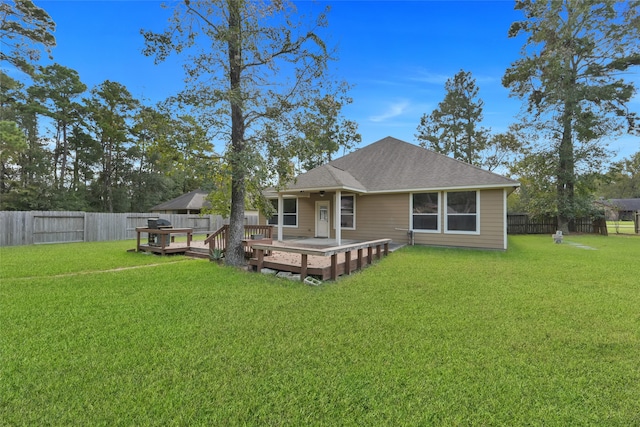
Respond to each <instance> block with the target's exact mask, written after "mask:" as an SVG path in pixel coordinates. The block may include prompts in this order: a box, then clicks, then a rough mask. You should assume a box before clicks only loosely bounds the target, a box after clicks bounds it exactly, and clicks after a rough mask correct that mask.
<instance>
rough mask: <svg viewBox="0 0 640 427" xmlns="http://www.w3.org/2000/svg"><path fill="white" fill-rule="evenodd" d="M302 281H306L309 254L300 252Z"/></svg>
mask: <svg viewBox="0 0 640 427" xmlns="http://www.w3.org/2000/svg"><path fill="white" fill-rule="evenodd" d="M300 256H301V259H300V263H301V265H300V281H301V282H304V279H305V278H306V277H307V254H300Z"/></svg>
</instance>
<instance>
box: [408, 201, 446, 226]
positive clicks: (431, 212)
mask: <svg viewBox="0 0 640 427" xmlns="http://www.w3.org/2000/svg"><path fill="white" fill-rule="evenodd" d="M439 217H440V196H439V193H437V192H435V193H413V194H412V195H411V229H412V230H428V231H438V230H439V229H440V224H439V222H440V221H439V220H438V219H439Z"/></svg>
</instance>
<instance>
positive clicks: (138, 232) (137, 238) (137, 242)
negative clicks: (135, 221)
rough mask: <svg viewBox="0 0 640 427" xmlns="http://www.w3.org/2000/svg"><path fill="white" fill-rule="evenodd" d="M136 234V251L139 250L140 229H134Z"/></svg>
mask: <svg viewBox="0 0 640 427" xmlns="http://www.w3.org/2000/svg"><path fill="white" fill-rule="evenodd" d="M136 234H137V235H138V237H136V252H140V230H136Z"/></svg>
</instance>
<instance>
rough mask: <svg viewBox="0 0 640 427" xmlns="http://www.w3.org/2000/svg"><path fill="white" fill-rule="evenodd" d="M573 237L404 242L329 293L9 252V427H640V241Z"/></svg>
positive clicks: (200, 270) (4, 397) (225, 274)
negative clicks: (503, 245)
mask: <svg viewBox="0 0 640 427" xmlns="http://www.w3.org/2000/svg"><path fill="white" fill-rule="evenodd" d="M565 242H566V243H564V244H561V245H555V244H553V243H552V242H551V238H550V237H549V236H514V237H511V238H510V239H509V244H510V249H509V251H508V252H483V251H472V250H455V249H441V248H425V247H411V248H405V249H402V250H400V251H398V252H396V253H393V254H391V255H390V256H389V257H388V258H385V259H384V260H382V261H381V262H379V263H377V264H375V265H374V266H372V267H370V268H367V269H366V270H364V271H363V272H360V273H357V274H355V275H353V276H351V277H348V278H344V279H341V280H339V281H337V282H335V283H328V284H324V285H322V286H320V287H309V286H306V285H304V284H301V283H294V282H288V281H282V280H280V279H276V278H273V277H266V276H263V275H258V274H252V273H247V272H242V271H238V270H235V269H231V268H227V267H220V266H218V265H216V264H213V263H209V262H207V261H205V260H184V261H181V262H175V261H180V260H181V259H183V258H182V257H166V258H159V257H149V256H144V255H141V254H135V253H126V252H124V249H125V248H127V247H129V246H131V245H130V243H129V244H127V242H119V243H107V244H102V246H99V247H102V248H103V250H99V249H95V250H94V249H92V248H94V246H93V245H85V244H77V245H59V246H47V247H44V249H40V247H37V248H31V247H28V248H3V249H0V262H1V263H2V264H1V265H2V280H1V282H0V283H1V285H0V304H1V306H0V359H1V360H2V363H1V364H0V420H2V421H1V422H0V424H7V425H296V426H297V425H354V426H362V425H392V426H400V425H463V426H468V425H483V426H484V425H510V426H511V425H545V426H550V425H557V426H566V425H598V426H600V425H607V426H609V425H613V426H615V425H619V426H629V425H640V399H639V398H638V396H640V276H639V274H638V271H639V270H638V269H639V266H640V240H638V239H637V238H634V237H620V236H609V237H602V236H566V237H565ZM86 248H90V249H86ZM34 250H37V251H43V252H38V253H39V254H40V259H39V260H38V259H33V258H31V257H28V256H26V254H32V253H33V251H34ZM20 253H24V254H25V256H21V255H19V254H20ZM88 253H91V254H92V256H94V257H96V258H97V259H96V260H94V263H95V264H94V265H95V266H101V268H104V269H105V270H106V269H108V270H112V269H113V267H114V265H113V264H112V262H110V261H109V260H110V259H112V258H113V259H119V260H120V261H119V263H120V264H122V265H123V266H143V265H145V264H150V263H153V264H156V263H161V262H163V264H161V265H156V266H154V267H145V268H135V269H127V270H120V271H108V272H97V270H96V268H97V267H96V268H93V267H92V266H91V265H90V264H87V261H86V260H85V256H86V255H85V254H88ZM7 259H11V260H12V261H11V264H10V265H11V267H10V268H7V269H5V260H7ZM58 260H59V261H58ZM165 260H167V261H165ZM172 261H173V262H172ZM20 263H22V264H21V265H20ZM58 263H64V264H76V263H77V265H78V266H80V267H73V266H66V267H62V266H58V265H57V264H58ZM39 267H41V268H39ZM23 270H30V271H32V272H34V273H35V272H36V271H50V272H52V274H53V273H56V272H61V271H63V272H69V271H77V272H82V274H77V275H66V276H56V277H51V276H47V275H43V274H26V273H24V271H23ZM89 270H91V271H94V273H88V272H87V271H89ZM36 276H38V277H36Z"/></svg>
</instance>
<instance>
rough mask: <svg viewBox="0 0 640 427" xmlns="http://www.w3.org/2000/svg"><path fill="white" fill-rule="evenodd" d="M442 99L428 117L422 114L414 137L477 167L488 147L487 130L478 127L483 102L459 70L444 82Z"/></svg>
mask: <svg viewBox="0 0 640 427" xmlns="http://www.w3.org/2000/svg"><path fill="white" fill-rule="evenodd" d="M445 90H446V94H445V96H444V100H443V101H442V102H440V103H439V104H438V107H437V108H436V109H435V110H433V111H432V112H431V114H429V115H427V114H425V115H423V116H422V118H421V120H420V126H418V134H417V135H416V137H417V139H418V141H420V145H421V146H423V147H428V148H431V149H432V150H434V151H437V152H439V153H441V154H444V155H447V156H451V157H453V158H454V159H458V160H462V161H464V162H467V163H470V164H474V165H478V164H479V162H480V159H481V155H480V153H481V152H482V151H483V150H484V149H485V148H486V146H487V144H488V139H489V138H488V131H487V129H485V128H483V127H482V126H481V123H482V119H483V115H482V108H483V105H484V102H483V101H482V99H480V98H479V97H478V94H479V91H480V89H479V88H478V86H477V85H476V81H475V79H474V78H473V77H472V76H471V73H470V72H468V71H463V70H460V71H459V72H458V73H457V74H456V75H455V76H454V77H453V79H448V80H447V82H446V83H445Z"/></svg>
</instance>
